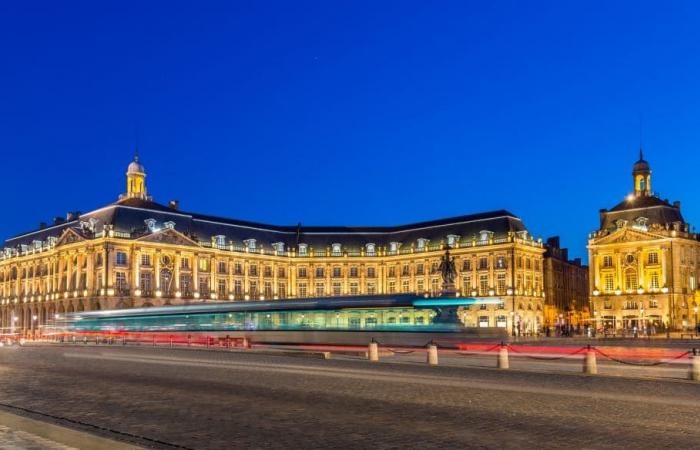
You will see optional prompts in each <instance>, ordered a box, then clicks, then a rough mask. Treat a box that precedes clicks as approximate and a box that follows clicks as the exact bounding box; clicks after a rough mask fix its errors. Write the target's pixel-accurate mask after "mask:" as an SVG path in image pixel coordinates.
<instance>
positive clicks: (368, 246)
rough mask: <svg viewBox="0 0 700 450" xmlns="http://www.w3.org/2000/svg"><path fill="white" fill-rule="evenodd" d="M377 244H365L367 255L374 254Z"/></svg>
mask: <svg viewBox="0 0 700 450" xmlns="http://www.w3.org/2000/svg"><path fill="white" fill-rule="evenodd" d="M376 248H377V246H376V245H375V244H373V243H369V244H365V251H366V252H367V256H374V254H375V252H376Z"/></svg>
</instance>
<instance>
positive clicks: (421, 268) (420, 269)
mask: <svg viewBox="0 0 700 450" xmlns="http://www.w3.org/2000/svg"><path fill="white" fill-rule="evenodd" d="M424 270H425V269H424V266H423V264H422V263H421V264H416V275H423V273H424Z"/></svg>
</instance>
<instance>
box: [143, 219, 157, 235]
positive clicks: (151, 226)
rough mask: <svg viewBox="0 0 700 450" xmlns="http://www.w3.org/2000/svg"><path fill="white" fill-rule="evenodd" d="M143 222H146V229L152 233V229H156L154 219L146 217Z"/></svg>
mask: <svg viewBox="0 0 700 450" xmlns="http://www.w3.org/2000/svg"><path fill="white" fill-rule="evenodd" d="M143 223H145V224H146V228H147V229H148V231H150V232H151V233H153V232H154V231H156V219H146V220H144V221H143Z"/></svg>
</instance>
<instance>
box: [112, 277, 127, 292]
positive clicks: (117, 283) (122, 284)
mask: <svg viewBox="0 0 700 450" xmlns="http://www.w3.org/2000/svg"><path fill="white" fill-rule="evenodd" d="M114 287H115V288H116V289H117V292H120V293H125V292H126V291H127V290H128V289H129V286H128V285H127V284H126V274H125V273H124V272H116V273H115V279H114Z"/></svg>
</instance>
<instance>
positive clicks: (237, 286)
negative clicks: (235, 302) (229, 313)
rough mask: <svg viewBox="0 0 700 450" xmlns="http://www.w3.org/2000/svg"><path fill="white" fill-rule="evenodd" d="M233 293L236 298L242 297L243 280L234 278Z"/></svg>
mask: <svg viewBox="0 0 700 450" xmlns="http://www.w3.org/2000/svg"><path fill="white" fill-rule="evenodd" d="M233 295H234V297H236V299H241V298H243V282H242V281H241V280H235V281H234V282H233Z"/></svg>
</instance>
